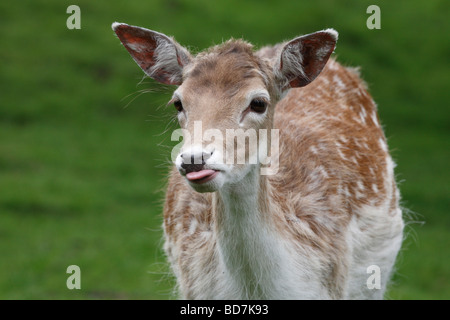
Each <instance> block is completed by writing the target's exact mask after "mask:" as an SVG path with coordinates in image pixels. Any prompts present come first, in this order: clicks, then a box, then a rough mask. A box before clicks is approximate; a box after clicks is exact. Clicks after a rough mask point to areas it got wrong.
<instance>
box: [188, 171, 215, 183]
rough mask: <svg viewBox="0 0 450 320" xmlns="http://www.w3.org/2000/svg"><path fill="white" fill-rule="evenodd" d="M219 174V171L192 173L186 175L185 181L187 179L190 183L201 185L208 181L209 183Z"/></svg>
mask: <svg viewBox="0 0 450 320" xmlns="http://www.w3.org/2000/svg"><path fill="white" fill-rule="evenodd" d="M218 174H219V171H215V170H210V169H208V170H200V171H193V172H189V173H187V174H186V179H188V180H189V181H190V182H192V183H196V184H202V183H205V182H208V181H211V180H212V179H214V178H215V177H216V176H217V175H218Z"/></svg>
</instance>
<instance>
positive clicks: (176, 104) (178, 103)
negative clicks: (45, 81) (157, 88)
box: [173, 100, 183, 112]
mask: <svg viewBox="0 0 450 320" xmlns="http://www.w3.org/2000/svg"><path fill="white" fill-rule="evenodd" d="M173 105H174V106H175V109H177V111H178V112H181V111H183V104H182V103H181V101H180V100H176V101H175V102H174V103H173Z"/></svg>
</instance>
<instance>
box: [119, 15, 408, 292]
mask: <svg viewBox="0 0 450 320" xmlns="http://www.w3.org/2000/svg"><path fill="white" fill-rule="evenodd" d="M112 29H113V30H114V32H115V34H116V35H117V37H118V38H119V40H120V42H121V43H122V44H123V46H124V47H125V48H126V50H127V51H128V52H129V53H130V55H131V57H132V58H133V59H134V61H135V62H136V63H137V64H138V65H139V66H140V68H141V69H142V70H143V71H144V73H145V75H147V76H149V77H150V78H152V79H154V80H156V81H157V82H159V83H162V84H165V85H171V86H174V91H173V96H172V98H171V100H170V101H169V103H168V105H173V106H174V108H175V110H174V113H176V117H177V119H178V123H179V126H180V129H182V130H183V135H184V137H185V135H188V134H193V131H194V129H195V127H196V125H197V128H198V124H199V123H200V124H201V132H202V133H203V135H200V138H197V139H196V140H195V139H194V140H195V141H194V142H191V143H184V144H183V145H182V146H181V148H180V150H179V152H178V153H177V154H176V156H175V159H173V165H172V166H171V169H170V173H169V177H168V180H167V181H168V182H167V191H166V197H165V202H164V218H163V220H164V222H163V234H164V239H165V242H164V251H165V253H166V256H167V260H168V262H169V264H170V266H171V272H173V274H174V275H175V277H176V279H177V280H176V281H177V291H178V292H179V297H180V298H182V299H251V300H253V299H255V300H256V299H383V298H384V295H385V292H386V288H387V286H388V284H389V283H390V279H391V277H392V274H393V272H394V265H395V261H396V257H397V255H398V253H399V251H400V249H401V245H402V239H403V227H404V222H403V218H402V208H401V206H400V193H399V189H398V187H397V184H396V181H395V176H394V167H395V164H394V161H393V159H392V157H391V155H390V153H389V150H388V146H387V140H386V137H385V134H384V131H383V128H382V126H381V124H380V120H379V117H378V113H377V108H378V107H377V105H376V104H375V102H374V100H373V99H372V97H371V95H370V94H369V92H368V87H367V84H366V83H365V82H364V81H363V80H362V79H361V76H360V72H359V69H358V68H352V67H344V66H343V65H341V64H340V63H338V62H337V60H336V58H335V57H334V56H331V55H332V53H333V52H334V50H335V47H336V42H337V39H338V33H337V31H335V30H334V29H324V30H321V31H317V32H314V33H310V34H306V35H302V36H299V37H296V38H294V39H292V40H289V41H284V42H281V43H279V44H276V45H273V46H265V47H262V48H260V49H259V50H256V49H255V48H254V46H253V45H252V44H250V43H249V42H247V41H245V40H242V39H233V38H232V39H230V40H228V41H225V42H223V43H221V44H218V45H214V46H212V47H210V48H208V49H206V50H204V51H201V52H199V53H197V54H194V53H191V52H190V51H189V50H188V49H187V48H185V47H183V46H182V45H180V44H179V43H178V42H176V41H175V40H174V38H172V37H169V36H167V35H165V34H163V33H159V32H157V31H152V30H149V29H146V28H142V27H138V26H132V25H128V24H125V23H118V22H115V23H113V24H112ZM208 130H213V131H214V132H216V133H217V136H215V137H214V139H212V138H211V137H209V138H208V135H207V134H206V133H207V131H208ZM239 130H241V131H239ZM252 130H253V132H256V135H257V136H258V138H260V140H261V141H262V142H261V143H260V145H261V146H260V147H258V148H252V147H251V146H250V143H244V144H238V143H237V140H238V138H239V134H236V136H234V137H232V138H231V139H225V137H226V134H227V132H228V131H231V132H240V134H242V132H243V134H245V133H246V132H250V131H252ZM261 130H267V131H266V133H267V134H265V135H264V134H262V133H261V132H262V131H261ZM273 132H277V133H278V135H272V134H271V133H273ZM220 136H221V137H220ZM275 138H277V139H275ZM246 139H247V140H249V139H248V136H246V137H244V140H245V141H247V140H246ZM258 141H259V140H258ZM273 143H276V144H277V146H278V147H277V148H272V147H269V146H271V144H273ZM230 148H231V150H234V151H235V152H234V154H232V153H230V154H226V152H225V151H224V150H229V149H230ZM262 151H264V152H262ZM239 152H241V153H244V155H245V156H246V158H245V161H244V162H242V161H241V162H238V161H236V158H237V154H238V153H239ZM250 159H253V160H255V161H253V162H250V161H249V160H250ZM275 159H278V167H277V168H276V169H274V170H267V171H265V174H263V169H267V168H270V165H271V163H274V162H275ZM374 266H375V267H376V268H375V269H374ZM371 270H378V274H373V276H377V277H378V278H377V281H378V283H376V284H377V285H375V286H374V285H372V286H369V284H370V283H369V282H370V281H371V280H370V277H371V276H372V274H371ZM369 280H370V281H369Z"/></svg>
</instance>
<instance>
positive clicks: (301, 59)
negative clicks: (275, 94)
mask: <svg viewBox="0 0 450 320" xmlns="http://www.w3.org/2000/svg"><path fill="white" fill-rule="evenodd" d="M337 38H338V33H337V32H336V31H335V30H333V29H327V30H323V31H318V32H315V33H311V34H308V35H305V36H301V37H298V38H295V39H294V40H291V41H289V42H288V43H287V44H286V45H285V46H284V47H283V48H282V49H281V52H280V54H279V57H278V61H277V63H275V66H274V68H275V70H274V72H275V75H276V77H277V78H278V81H279V83H280V86H281V89H282V90H286V89H288V88H289V87H291V88H296V87H303V86H306V85H307V84H309V83H310V82H311V81H313V80H314V79H315V78H316V77H317V76H318V75H319V74H320V72H321V71H322V69H323V67H325V64H326V63H327V61H328V58H329V57H330V55H331V54H332V53H333V51H334V48H335V47H336V41H337Z"/></svg>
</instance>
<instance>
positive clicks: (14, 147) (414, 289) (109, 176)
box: [0, 0, 450, 299]
mask: <svg viewBox="0 0 450 320" xmlns="http://www.w3.org/2000/svg"><path fill="white" fill-rule="evenodd" d="M70 4H74V3H73V2H71V1H57V0H46V1H44V0H42V1H31V0H24V1H22V2H21V3H20V5H18V4H16V3H14V2H11V1H3V2H1V3H0V43H1V48H2V50H0V59H1V66H0V256H1V259H0V299H169V298H174V296H173V295H172V294H171V293H172V287H173V279H172V278H171V277H170V275H168V274H167V272H168V268H167V265H166V263H165V258H164V255H163V253H162V249H161V246H162V230H161V225H162V216H161V212H162V200H163V197H164V184H165V176H166V173H167V164H168V159H169V156H170V147H169V146H170V145H171V142H170V133H171V130H172V129H173V128H175V127H176V126H175V125H174V124H173V122H171V120H172V117H173V111H172V109H166V108H165V107H164V105H165V103H166V101H167V100H168V99H169V97H170V90H171V89H170V88H164V87H161V86H160V85H157V84H156V83H154V82H153V81H151V80H145V81H143V82H141V80H142V76H143V73H142V72H141V71H140V69H139V68H138V67H137V65H136V64H135V63H134V62H133V61H132V60H131V58H130V57H129V55H128V53H127V52H126V51H125V50H124V48H123V47H122V46H121V45H120V43H119V41H118V39H117V38H116V37H115V36H114V34H113V32H112V30H111V27H110V26H111V23H112V22H114V21H119V22H126V23H129V24H134V25H140V26H144V27H148V28H151V29H155V30H158V31H161V32H164V33H166V34H170V35H174V36H175V37H176V39H177V40H178V41H179V42H180V43H182V44H183V45H186V46H189V47H190V48H191V50H193V51H199V50H201V49H204V48H206V47H209V46H210V45H213V44H217V43H220V42H222V41H223V40H226V39H228V38H229V37H235V38H240V37H243V38H245V39H247V40H249V41H251V42H253V43H254V44H255V45H257V46H262V45H264V44H268V43H276V42H279V41H282V40H285V39H289V38H292V37H294V36H296V35H299V34H302V33H309V32H313V31H316V30H320V29H324V28H327V27H334V28H335V29H337V30H338V31H339V32H340V36H339V42H338V47H337V50H336V52H337V56H338V59H339V60H340V61H341V62H343V63H344V64H346V65H352V66H361V67H362V75H363V77H364V79H365V80H366V81H367V83H368V84H369V86H370V88H371V93H372V95H373V96H374V98H375V100H376V102H377V104H378V106H379V112H380V116H381V119H382V122H383V124H384V126H385V129H386V134H387V136H388V137H389V144H390V148H391V149H392V151H393V156H394V158H395V159H396V162H397V164H398V166H397V168H396V173H397V178H398V180H399V181H401V191H402V196H403V204H404V206H405V207H406V208H408V209H409V210H410V211H412V213H411V214H410V216H411V218H410V219H409V220H408V221H410V222H413V221H422V222H424V223H423V224H419V223H409V225H408V227H407V233H408V237H407V239H406V241H405V245H404V248H403V250H402V252H401V254H400V257H399V261H398V264H397V273H396V275H395V277H394V279H393V285H392V287H391V289H390V290H389V292H388V296H389V298H392V299H449V298H450V268H448V265H450V255H449V254H448V248H447V247H448V243H450V241H449V240H450V239H449V233H448V230H449V229H450V215H449V214H448V209H449V208H450V188H449V180H450V179H449V178H450V175H449V170H448V163H449V158H450V112H449V103H448V102H449V90H448V86H449V84H450V81H449V74H450V65H449V59H448V57H449V56H450V40H449V39H450V38H449V37H448V31H449V23H448V15H449V13H450V5H449V3H448V1H444V0H441V1H438V0H432V1H419V0H414V1H395V2H394V1H366V0H364V1H350V0H346V1H339V2H335V1H331V0H317V1H309V2H306V1H295V2H294V1H287V0H283V1H276V2H274V1H262V0H259V1H256V0H254V1H237V0H233V1H206V0H203V1H188V0H170V1H155V0H153V1H150V0H147V1H136V2H130V1H117V2H108V1H87V0H83V1H77V3H76V4H77V5H79V6H80V8H81V26H82V29H81V30H68V29H67V28H66V19H67V18H68V16H69V15H68V14H66V8H67V7H68V6H69V5H70ZM370 4H378V5H379V6H380V8H381V30H368V29H367V28H366V19H367V18H368V14H366V8H367V7H368V6H369V5H370ZM148 89H151V90H149V91H151V92H149V93H145V94H142V95H140V94H139V91H140V90H148ZM169 123H170V124H169ZM71 264H76V265H79V266H80V267H81V272H82V278H81V279H82V283H81V286H82V289H81V290H72V291H71V290H68V289H67V288H66V279H67V277H68V276H69V275H68V274H66V269H67V267H68V266H69V265H71Z"/></svg>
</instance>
